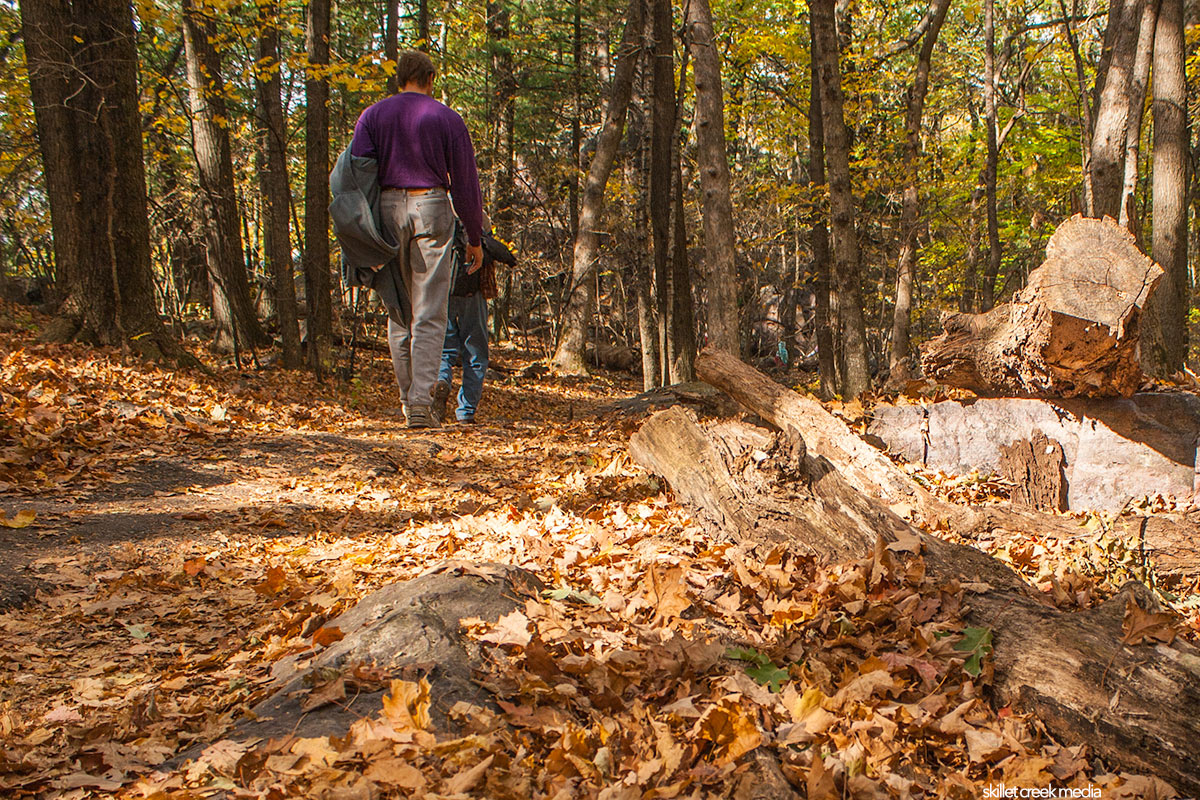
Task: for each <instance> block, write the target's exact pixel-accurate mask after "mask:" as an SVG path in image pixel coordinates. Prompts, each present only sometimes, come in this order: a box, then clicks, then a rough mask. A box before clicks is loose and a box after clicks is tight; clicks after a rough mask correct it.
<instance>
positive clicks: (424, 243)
mask: <svg viewBox="0 0 1200 800" xmlns="http://www.w3.org/2000/svg"><path fill="white" fill-rule="evenodd" d="M381 205H382V215H383V226H384V230H385V231H386V232H387V234H388V236H389V237H391V240H392V241H393V242H395V243H396V244H398V245H399V246H400V253H399V255H398V256H397V258H398V259H399V260H400V277H401V279H402V280H403V282H404V288H405V290H406V291H407V292H408V299H409V303H410V304H411V308H412V313H411V315H410V317H409V320H408V322H407V324H405V323H404V321H403V320H397V319H395V318H394V316H393V315H390V314H389V316H388V347H389V348H390V349H391V351H392V367H393V369H395V371H396V383H397V385H398V386H399V387H400V402H401V403H403V404H404V405H405V406H408V405H410V404H411V405H416V406H421V405H426V406H427V405H429V403H430V401H431V399H432V394H433V385H434V383H435V382H436V381H437V374H438V367H439V366H440V365H441V361H442V344H443V343H444V342H445V340H446V304H447V300H448V298H449V296H450V282H451V281H452V280H453V278H454V246H453V245H454V210H453V208H452V207H451V205H450V196H449V195H448V194H447V193H446V190H445V189H431V190H429V191H426V192H422V193H420V194H411V193H409V192H404V191H388V192H384V193H383V197H382V202H381Z"/></svg>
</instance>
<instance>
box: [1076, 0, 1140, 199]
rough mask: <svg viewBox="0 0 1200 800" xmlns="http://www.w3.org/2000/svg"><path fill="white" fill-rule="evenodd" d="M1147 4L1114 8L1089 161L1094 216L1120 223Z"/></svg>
mask: <svg viewBox="0 0 1200 800" xmlns="http://www.w3.org/2000/svg"><path fill="white" fill-rule="evenodd" d="M1144 2H1145V0H1113V2H1112V3H1111V5H1110V6H1109V11H1108V28H1107V29H1106V30H1105V33H1104V44H1105V50H1104V53H1103V55H1102V56H1101V61H1100V66H1099V68H1098V69H1097V71H1096V100H1095V107H1096V110H1095V113H1094V114H1093V118H1094V120H1095V129H1094V130H1093V132H1092V152H1091V158H1090V161H1089V166H1090V168H1091V176H1090V177H1091V185H1092V203H1093V208H1092V214H1093V215H1094V216H1096V217H1106V216H1107V217H1112V218H1113V219H1119V218H1120V212H1121V187H1122V184H1123V182H1124V177H1125V165H1124V159H1125V137H1126V130H1127V128H1128V120H1129V112H1130V84H1131V82H1132V77H1133V74H1134V62H1135V61H1136V59H1137V45H1138V36H1139V33H1140V30H1141V25H1140V23H1141V20H1142V5H1143V3H1144Z"/></svg>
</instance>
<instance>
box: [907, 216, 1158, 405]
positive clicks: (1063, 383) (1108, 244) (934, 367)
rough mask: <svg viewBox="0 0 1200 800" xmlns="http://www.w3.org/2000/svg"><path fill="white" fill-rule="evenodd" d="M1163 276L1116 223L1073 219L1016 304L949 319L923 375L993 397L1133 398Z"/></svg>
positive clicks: (928, 353) (926, 357)
mask: <svg viewBox="0 0 1200 800" xmlns="http://www.w3.org/2000/svg"><path fill="white" fill-rule="evenodd" d="M1161 275H1162V270H1160V269H1159V268H1158V266H1157V265H1155V264H1154V263H1153V262H1152V261H1150V259H1148V258H1146V257H1145V256H1144V255H1142V254H1141V252H1140V251H1139V250H1138V249H1137V243H1136V242H1135V241H1134V240H1133V236H1132V234H1130V233H1129V232H1128V231H1127V230H1125V229H1124V228H1121V227H1120V226H1118V225H1117V224H1116V223H1115V222H1114V221H1112V220H1111V219H1108V220H1103V221H1101V220H1092V219H1087V218H1085V217H1082V216H1076V217H1073V218H1071V219H1070V220H1068V221H1067V222H1065V223H1063V224H1062V225H1061V226H1059V228H1058V230H1057V231H1055V232H1054V235H1053V236H1052V237H1051V238H1050V242H1049V243H1048V244H1047V246H1046V261H1045V262H1043V264H1042V265H1041V266H1040V267H1038V268H1037V269H1035V270H1034V271H1033V272H1031V273H1030V275H1029V282H1028V284H1027V285H1026V287H1025V288H1024V289H1023V290H1022V291H1021V292H1019V293H1018V294H1017V295H1016V296H1015V297H1014V298H1013V300H1012V302H1011V303H1009V304H1005V305H1003V306H998V307H996V308H994V309H993V310H992V311H990V312H985V313H982V314H954V315H951V316H950V317H947V318H946V320H945V321H944V327H945V332H944V333H943V334H942V335H941V336H939V337H938V338H936V339H933V340H931V341H930V342H928V343H927V344H926V345H925V347H924V352H923V363H924V366H925V371H926V374H927V375H929V376H930V377H932V378H933V379H935V380H937V381H940V382H943V383H947V384H949V385H951V386H959V387H962V388H967V389H971V390H972V391H975V392H978V393H980V394H988V395H997V394H998V395H1003V396H1010V397H1077V396H1089V397H1105V396H1112V395H1123V396H1129V395H1131V394H1133V393H1134V392H1135V391H1137V389H1138V387H1139V386H1140V385H1141V383H1142V380H1143V376H1142V370H1141V366H1140V363H1139V360H1138V332H1139V322H1140V319H1141V311H1142V308H1143V306H1144V305H1145V304H1146V298H1147V296H1148V295H1151V294H1153V292H1154V286H1155V285H1156V284H1157V283H1158V281H1159V278H1160V277H1161Z"/></svg>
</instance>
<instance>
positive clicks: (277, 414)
mask: <svg viewBox="0 0 1200 800" xmlns="http://www.w3.org/2000/svg"><path fill="white" fill-rule="evenodd" d="M500 355H501V357H502V358H510V359H512V361H513V362H514V363H519V362H520V359H521V358H522V354H518V353H508V354H506V353H504V352H503V351H501V353H500ZM367 369H368V373H367V374H366V375H365V376H364V377H363V379H362V381H361V382H360V384H358V385H355V386H354V387H352V388H353V392H351V391H350V389H347V388H345V387H343V388H341V389H339V388H337V387H335V386H324V387H317V386H315V385H314V384H312V382H311V381H310V380H309V379H308V378H306V377H305V376H301V375H292V374H287V373H283V372H279V371H273V370H265V371H262V372H255V373H250V374H246V373H232V372H229V371H224V372H217V373H216V374H214V375H212V376H203V375H199V374H196V375H193V374H183V373H174V372H169V371H164V370H160V369H157V368H154V367H150V366H146V365H142V364H135V363H122V362H121V359H120V358H119V357H118V356H117V355H116V354H114V353H111V352H108V351H102V350H92V349H87V348H80V347H73V346H47V345H37V344H35V343H34V342H33V341H32V340H31V339H29V338H25V339H21V338H19V337H18V338H17V339H16V341H12V342H10V343H8V344H7V345H5V349H4V350H3V351H2V352H0V372H2V377H3V383H2V384H0V385H2V386H3V388H2V389H0V392H2V394H0V404H2V408H3V410H4V412H5V413H4V416H3V427H2V428H0V436H2V437H3V438H0V480H3V481H4V482H5V483H4V491H5V494H6V496H9V497H13V498H24V499H31V500H37V499H38V498H40V497H44V496H45V495H47V494H51V493H66V494H67V495H72V496H76V497H77V498H78V499H79V502H81V503H83V504H84V505H86V504H87V503H88V502H90V501H89V497H91V496H92V495H90V494H89V493H94V492H95V491H96V490H97V489H98V488H101V489H102V488H103V487H105V486H106V485H107V484H108V482H109V481H112V480H119V479H120V476H121V474H122V472H123V470H125V469H127V468H129V466H130V465H131V464H134V463H137V462H139V461H145V460H146V459H152V458H153V457H154V456H155V454H159V453H166V452H169V453H171V454H172V455H174V456H176V457H186V458H188V459H191V461H193V462H202V461H204V460H217V461H220V462H221V463H223V464H226V465H227V467H228V469H229V471H230V472H232V473H235V475H234V479H233V480H234V482H235V483H236V481H237V480H239V479H244V480H249V479H250V478H253V479H255V480H257V481H259V482H260V484H256V485H258V487H259V489H262V488H263V486H274V487H275V488H276V493H275V494H273V495H272V494H271V493H269V492H266V493H259V494H255V495H253V496H250V495H248V496H247V497H245V498H243V503H244V504H243V506H242V507H240V508H239V509H237V513H225V512H224V511H222V510H221V509H217V510H213V511H203V512H195V511H190V512H183V513H186V514H191V515H192V516H193V517H194V519H191V520H189V521H190V522H193V523H200V524H201V525H202V526H213V527H215V525H216V524H217V523H219V524H220V526H221V528H220V530H208V531H206V535H205V536H203V537H194V538H190V537H186V536H185V537H181V538H179V539H177V540H174V541H172V542H170V543H169V544H166V545H163V546H151V545H145V544H143V545H139V544H136V543H130V544H128V545H126V546H114V547H111V548H108V549H106V550H102V551H96V550H93V549H90V548H88V547H86V546H84V543H81V546H80V547H79V548H78V551H77V552H75V553H73V554H71V555H69V556H65V557H64V556H56V557H55V558H54V559H52V560H51V563H45V564H42V565H40V569H41V573H40V574H41V578H42V586H43V588H42V589H41V590H40V591H39V595H38V598H37V602H35V603H32V604H30V605H28V606H26V607H24V608H20V609H15V610H10V611H8V612H6V613H4V614H2V615H0V642H2V644H3V647H2V648H0V686H3V694H2V698H3V700H2V705H0V736H2V737H3V750H2V751H0V790H2V791H3V793H4V794H5V795H6V796H11V797H34V796H37V797H48V798H67V797H70V798H84V797H102V796H103V797H111V796H120V797H127V798H134V797H141V798H156V799H160V800H168V799H171V800H182V799H183V798H194V797H211V796H216V795H225V796H230V797H245V798H252V797H253V798H272V799H273V800H274V799H282V798H288V797H327V798H382V797H427V798H436V797H488V798H509V797H511V798H529V797H545V798H574V797H595V798H604V799H605V800H615V799H616V798H643V797H662V798H669V797H689V798H691V797H695V798H701V797H734V796H744V795H745V793H746V792H748V791H749V789H750V788H751V787H752V786H753V785H754V783H755V782H756V781H758V780H760V776H759V774H758V773H757V772H756V770H757V769H758V767H757V766H756V765H757V764H758V761H757V760H756V758H755V756H754V755H753V754H754V753H756V752H763V753H768V752H769V753H770V754H771V757H772V758H773V759H774V760H775V761H776V762H777V763H778V765H779V770H780V772H781V774H782V775H783V776H784V777H785V779H786V780H787V781H788V782H790V783H791V784H792V785H793V786H795V787H801V791H807V793H808V794H809V796H812V797H833V796H835V795H836V796H837V797H872V798H875V797H879V798H882V797H894V798H907V797H914V798H916V797H950V796H980V795H979V793H980V792H981V791H982V787H983V786H984V785H986V784H987V783H989V782H991V781H996V780H1003V781H1005V782H1006V783H1008V784H1009V785H1028V786H1046V785H1050V784H1052V783H1053V784H1054V785H1058V786H1063V787H1085V786H1088V785H1100V786H1102V787H1104V788H1105V791H1106V792H1107V793H1108V794H1106V796H1112V797H1121V796H1129V797H1132V796H1138V793H1139V792H1144V791H1145V789H1146V787H1147V786H1150V787H1152V788H1154V787H1156V784H1154V782H1153V779H1152V778H1150V777H1146V776H1131V775H1122V776H1118V775H1112V774H1109V773H1107V772H1105V771H1104V770H1103V769H1102V768H1101V766H1100V765H1098V764H1097V763H1096V762H1094V760H1093V759H1092V757H1091V754H1090V753H1089V751H1088V748H1087V746H1086V744H1085V743H1078V742H1055V741H1053V739H1052V738H1051V737H1050V736H1049V735H1048V734H1047V733H1046V731H1045V730H1044V729H1043V728H1042V727H1041V726H1040V724H1039V723H1038V721H1037V720H1036V719H1032V718H1028V717H1025V716H1022V715H1020V714H1018V713H1015V712H1014V711H1013V710H1012V709H999V710H994V709H992V708H991V707H990V706H989V704H988V702H987V696H988V683H989V681H990V678H991V664H990V658H989V654H990V647H991V646H992V642H991V641H990V631H985V630H984V629H972V628H968V627H967V626H966V625H965V624H964V623H963V621H962V619H961V616H960V613H961V607H962V601H963V591H962V588H961V587H959V586H957V585H954V584H947V585H935V584H932V583H931V582H929V581H928V580H927V579H926V578H925V577H924V572H923V570H921V569H919V568H914V569H909V567H910V566H913V563H912V559H914V558H916V559H919V558H920V557H919V556H907V557H906V558H907V559H908V562H907V563H906V562H905V560H904V559H901V558H899V557H898V558H896V559H885V561H886V565H885V566H882V567H881V565H878V564H876V563H875V560H876V559H877V558H878V556H877V555H875V554H868V555H866V556H864V558H863V559H862V560H860V561H858V562H852V563H847V564H840V565H819V564H816V563H813V562H812V561H811V559H809V558H807V557H805V556H802V555H798V554H796V553H794V552H788V551H785V550H783V549H779V548H777V549H774V550H771V551H767V552H763V551H756V550H754V549H751V548H746V547H740V546H735V545H732V544H730V543H728V542H721V541H714V540H713V539H712V538H711V537H710V536H709V535H708V534H706V533H705V532H704V531H703V530H702V529H701V528H700V527H699V526H698V525H697V524H696V523H695V522H694V521H693V520H692V519H691V518H690V516H689V514H688V512H687V510H686V509H684V508H682V507H680V506H679V505H677V504H676V503H675V502H674V501H673V500H672V498H671V496H670V494H669V493H668V492H666V491H664V490H663V489H662V487H661V486H660V485H659V483H658V481H656V480H654V479H653V478H651V477H650V476H647V475H646V474H644V473H643V472H642V471H641V470H639V469H638V468H636V467H635V466H633V465H632V464H631V462H630V460H629V458H628V456H627V454H626V452H625V444H626V442H625V434H626V433H627V431H628V430H630V429H632V428H633V426H635V425H636V423H637V420H636V419H633V420H629V421H628V422H627V423H625V424H613V421H612V420H611V419H605V418H597V417H595V416H591V417H589V416H588V413H587V412H588V410H591V409H595V408H598V407H599V406H600V405H602V402H603V401H605V400H607V399H610V398H611V396H612V395H613V394H614V393H632V392H633V389H632V387H631V385H630V383H629V382H628V381H624V382H622V381H621V379H619V378H613V377H606V378H602V379H600V380H598V381H594V382H592V383H590V384H589V383H586V382H567V381H556V380H555V379H553V378H549V377H546V378H537V379H531V380H527V381H524V382H522V383H520V384H518V383H516V382H515V381H512V382H508V383H499V384H497V385H494V386H490V387H489V394H488V399H487V403H488V406H489V409H490V414H491V415H492V419H493V420H495V421H496V423H498V424H495V425H493V426H489V425H487V424H485V425H482V426H480V427H479V428H477V429H472V430H470V431H463V430H462V429H454V428H447V429H444V430H443V431H439V432H432V433H423V434H422V435H421V436H420V437H414V436H412V435H410V434H408V433H407V432H403V431H399V430H397V429H396V428H397V426H396V424H395V422H394V421H391V422H388V421H386V418H384V417H382V416H381V414H380V413H379V412H380V410H381V409H384V408H387V407H388V406H389V404H390V392H389V389H390V385H389V384H390V379H389V377H388V374H389V373H388V365H387V364H386V363H384V362H383V360H382V359H378V360H376V361H375V362H373V363H371V364H370V365H369V366H368V368H367ZM121 403H125V404H128V405H120V404H121ZM218 408H219V409H220V411H217V409H218ZM568 420H570V421H568ZM372 430H382V431H384V432H383V433H380V434H377V435H376V436H375V438H374V439H372V442H373V443H374V444H373V446H372V447H371V448H368V449H367V452H368V453H369V454H370V455H371V456H372V457H373V458H374V463H376V464H377V465H379V468H378V469H377V470H376V471H375V474H372V475H366V474H365V473H358V472H356V471H355V470H346V469H344V466H345V465H344V464H340V465H339V464H338V463H336V462H337V460H336V459H335V458H330V459H329V461H328V463H326V462H322V461H321V459H320V455H321V454H320V452H318V454H317V457H316V458H315V459H313V460H312V461H311V462H306V463H309V464H310V465H309V467H308V469H307V471H306V473H305V474H297V473H296V471H294V470H293V471H290V472H289V471H288V470H283V471H276V472H271V471H270V470H263V469H258V468H252V467H247V466H245V465H244V464H243V465H241V466H238V465H237V464H234V463H233V460H232V457H231V456H230V454H231V453H234V452H244V451H245V450H246V449H247V448H251V449H252V448H254V447H255V442H256V441H259V440H261V438H262V437H263V436H268V435H271V436H284V435H286V436H290V437H293V439H292V441H294V442H295V443H296V445H297V446H298V450H297V452H304V451H303V449H302V448H304V447H307V446H309V443H311V442H313V441H314V439H311V438H308V437H309V436H310V435H312V434H319V435H337V436H348V435H364V432H366V431H372ZM335 452H336V451H335ZM264 482H265V483H264ZM297 495H301V496H303V497H304V498H306V501H305V502H304V503H299V502H295V501H294V500H290V499H289V500H280V498H281V497H288V498H294V497H296V496H297ZM9 518H10V517H6V519H9ZM1041 555H1044V554H1039V555H1031V556H1030V560H1029V565H1028V566H1029V568H1030V569H1032V568H1034V567H1036V564H1037V561H1038V559H1039V558H1040V557H1041ZM1016 560H1019V559H1016ZM485 562H498V563H508V564H515V565H517V566H521V567H523V568H526V569H529V570H531V571H533V572H534V573H536V574H537V575H538V576H539V577H540V578H541V579H542V580H543V582H544V583H545V585H546V586H548V587H551V588H549V589H547V590H546V591H545V592H544V593H543V594H542V596H540V597H537V598H528V599H526V601H525V604H524V606H523V607H522V608H521V609H520V610H519V611H515V612H513V613H512V614H509V615H508V616H506V617H504V618H502V619H501V620H500V621H499V622H497V623H495V624H489V623H486V622H482V621H479V620H474V621H472V620H464V623H463V624H464V628H463V630H464V635H466V636H471V637H474V638H476V639H477V640H478V641H479V642H480V643H481V646H483V647H485V648H486V649H487V651H488V653H489V657H488V660H487V665H486V669H485V672H484V673H483V674H480V675H479V676H478V679H479V680H480V682H481V683H482V684H484V685H486V686H487V687H488V688H489V689H490V690H491V692H492V693H493V696H494V698H495V705H494V706H493V707H491V708H487V707H484V706H481V705H473V704H468V703H459V704H458V705H457V706H455V707H453V708H451V709H450V715H451V717H452V718H454V719H456V720H457V721H458V722H459V723H460V725H461V733H460V734H458V735H455V736H452V737H451V736H447V735H445V734H441V735H439V734H437V733H435V732H434V731H433V730H432V729H431V723H430V716H429V708H430V704H431V703H432V702H434V700H435V699H436V698H433V697H431V696H430V691H431V689H430V684H429V683H428V682H427V681H425V680H424V679H415V680H413V679H410V678H405V677H401V676H389V675H386V674H380V673H378V671H374V670H373V669H372V667H371V666H370V665H361V664H360V665H348V666H347V668H346V670H345V672H344V673H340V674H337V675H329V676H324V677H323V678H322V679H321V680H320V681H319V682H315V683H314V685H312V686H311V687H310V688H309V696H308V699H307V700H306V701H305V702H306V706H307V707H308V708H310V709H311V708H317V707H319V705H321V704H326V703H337V702H339V700H340V699H342V698H344V697H345V696H346V693H347V692H348V691H357V690H358V688H360V687H363V686H370V687H387V692H386V700H385V701H384V704H383V708H382V709H381V711H380V712H379V714H378V715H376V716H375V717H373V718H364V719H361V720H359V721H358V722H356V723H355V724H354V725H353V726H352V727H351V729H350V730H349V731H348V732H347V735H346V736H345V737H318V738H315V739H296V738H295V737H292V738H291V739H284V740H272V741H267V742H243V743H235V742H233V741H230V740H228V739H226V738H225V736H226V735H227V734H228V732H229V731H230V729H231V728H232V726H233V725H234V723H235V722H236V721H237V720H239V719H241V718H243V717H244V715H245V714H246V712H247V711H248V709H249V708H250V707H251V706H253V705H254V704H256V703H257V702H258V701H260V700H261V699H263V697H264V696H265V692H266V691H267V686H268V684H269V683H270V682H271V679H272V672H271V670H272V666H273V665H274V664H275V663H276V662H278V661H279V660H280V659H281V658H283V657H284V656H287V655H290V654H296V653H306V652H311V651H313V650H314V648H319V647H323V646H327V645H328V644H331V643H333V642H335V641H337V639H338V638H340V636H341V633H342V632H341V631H340V630H338V629H337V628H333V627H329V626H327V625H326V623H327V622H329V621H330V620H332V619H333V618H334V617H336V616H337V615H338V614H339V613H341V612H342V611H344V610H346V609H348V608H350V607H351V606H352V605H353V604H354V603H355V602H356V601H357V600H358V599H359V598H361V597H362V596H364V595H365V594H367V593H368V592H370V591H372V590H374V589H376V588H379V587H380V586H383V585H385V584H387V583H389V582H392V581H395V580H403V579H407V578H411V577H415V576H417V575H421V574H424V573H427V572H429V571H431V570H445V569H455V570H467V571H470V570H476V571H477V572H479V573H485V571H486V568H485V567H480V566H473V565H481V564H483V563H485ZM1166 626H1167V622H1166V621H1165V620H1162V619H1157V618H1153V617H1151V618H1148V619H1139V620H1135V621H1134V623H1133V626H1132V627H1131V628H1129V630H1128V637H1127V638H1129V640H1130V642H1131V646H1132V645H1133V644H1134V643H1135V642H1137V641H1142V640H1148V639H1154V638H1160V639H1161V638H1162V637H1163V636H1165V635H1166V631H1167V627H1166ZM1171 630H1174V628H1172V629H1171ZM996 644H997V646H999V645H1000V644H1001V643H996ZM193 745H203V751H202V755H200V756H199V757H198V758H197V759H195V760H193V761H191V762H189V763H187V764H184V765H181V766H179V767H178V768H174V769H163V768H162V765H163V763H164V762H166V761H167V760H168V759H170V758H171V757H172V756H174V755H175V754H176V753H178V752H180V751H182V750H184V749H186V748H188V747H191V746H193ZM1154 790H1156V791H1163V790H1162V787H1157V788H1155V789H1154ZM1160 796H1168V795H1167V794H1160Z"/></svg>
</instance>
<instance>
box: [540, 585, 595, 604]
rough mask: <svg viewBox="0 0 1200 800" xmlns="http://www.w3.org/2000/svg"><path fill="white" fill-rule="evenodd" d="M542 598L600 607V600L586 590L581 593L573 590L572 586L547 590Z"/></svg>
mask: <svg viewBox="0 0 1200 800" xmlns="http://www.w3.org/2000/svg"><path fill="white" fill-rule="evenodd" d="M542 597H545V598H547V599H549V600H562V601H564V602H575V603H584V604H586V605H589V606H598V605H600V602H601V601H600V598H599V597H597V596H596V595H594V594H592V593H591V592H589V591H588V590H586V589H584V590H583V591H579V590H577V589H572V588H571V587H570V586H561V587H559V588H557V589H546V590H545V591H543V592H542Z"/></svg>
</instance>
